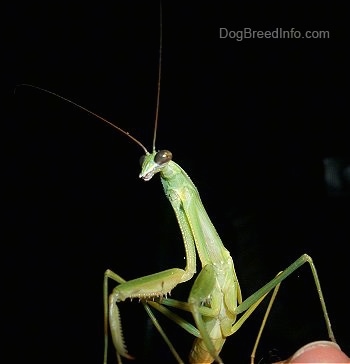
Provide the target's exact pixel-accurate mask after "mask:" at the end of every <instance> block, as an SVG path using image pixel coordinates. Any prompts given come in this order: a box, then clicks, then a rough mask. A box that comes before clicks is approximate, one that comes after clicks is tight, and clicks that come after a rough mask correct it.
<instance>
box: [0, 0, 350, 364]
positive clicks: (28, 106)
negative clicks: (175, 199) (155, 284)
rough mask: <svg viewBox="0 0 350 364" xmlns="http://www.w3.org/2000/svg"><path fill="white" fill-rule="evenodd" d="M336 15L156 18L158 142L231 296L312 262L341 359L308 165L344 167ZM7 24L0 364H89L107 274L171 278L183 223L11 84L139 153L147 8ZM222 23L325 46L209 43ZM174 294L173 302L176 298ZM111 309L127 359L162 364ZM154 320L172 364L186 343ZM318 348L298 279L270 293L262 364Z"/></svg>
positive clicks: (70, 12) (110, 154) (73, 10)
mask: <svg viewBox="0 0 350 364" xmlns="http://www.w3.org/2000/svg"><path fill="white" fill-rule="evenodd" d="M345 13H346V12H345V8H342V7H341V6H338V5H336V4H335V3H334V2H332V3H328V4H327V5H320V4H318V5H314V6H312V5H311V4H303V5H296V4H293V5H292V4H288V3H284V5H283V6H282V5H274V6H267V5H266V4H260V5H257V4H254V5H251V6H248V5H246V6H242V5H232V4H230V5H228V4H224V3H220V2H212V4H206V5H193V4H180V3H179V4H178V3H177V4H175V3H174V4H171V5H170V4H165V5H164V6H163V64H162V84H161V85H162V86H161V101H160V118H159V130H158V136H157V148H158V149H164V148H166V149H170V150H171V151H172V152H173V155H174V160H175V161H176V162H177V163H179V164H180V165H181V166H182V167H183V168H184V169H185V170H186V171H187V172H188V173H189V175H190V176H191V178H192V179H193V181H194V182H195V184H196V185H197V187H198V189H199V191H200V193H201V196H202V200H203V202H204V205H205V207H206V209H207V211H208V213H209V215H210V216H211V218H212V220H213V223H214V225H215V226H216V227H217V230H218V232H219V234H220V236H221V237H222V239H223V241H224V243H225V245H226V247H227V248H228V249H229V250H230V251H231V254H232V257H233V259H234V262H235V266H236V271H237V274H238V278H239V279H240V284H241V288H242V293H243V296H244V297H247V296H248V295H250V294H251V293H253V292H254V291H255V290H257V289H258V288H259V287H261V286H262V285H263V284H264V283H266V282H267V281H268V280H269V279H271V278H272V277H273V276H274V275H275V274H277V272H278V271H280V270H282V269H284V268H285V267H286V266H287V265H289V264H290V263H291V262H292V261H294V260H295V259H296V258H297V257H299V256H300V255H301V254H302V253H304V252H306V253H308V254H310V255H311V256H312V257H313V258H314V261H315V264H316V267H317V268H318V271H319V275H320V280H321V283H322V287H323V289H324V294H325V298H326V302H327V304H328V305H329V314H330V318H331V320H332V324H333V329H334V332H335V335H336V337H337V340H338V342H339V344H340V345H341V347H342V348H343V350H344V351H346V352H347V353H348V354H349V353H350V347H349V341H348V334H347V332H348V324H349V322H350V320H349V314H348V311H347V308H348V307H347V306H348V305H346V298H345V293H346V291H347V288H348V263H347V262H348V258H347V243H348V242H349V235H350V234H349V229H348V223H347V221H348V218H349V194H348V190H346V189H343V190H340V191H338V193H337V194H334V193H333V194H330V193H329V191H328V190H327V186H326V184H325V179H324V164H323V160H324V159H325V158H329V157H336V158H340V159H341V160H342V161H345V162H346V163H348V162H349V157H350V156H349V149H348V134H347V130H346V122H347V121H348V108H347V101H348V97H347V95H346V89H347V88H348V87H347V86H348V61H349V60H348V58H347V56H346V48H347V46H346V44H348V41H349V37H348V35H349V34H348V30H347V28H346V24H347V23H346V17H345ZM3 16H4V17H5V18H6V19H5V20H6V21H5V22H3V24H5V28H4V31H3V35H4V40H5V42H3V47H4V52H3V60H5V66H3V77H4V80H3V81H4V82H2V85H3V86H4V90H3V92H4V93H3V97H2V99H3V101H4V103H3V106H4V112H3V113H2V116H3V125H2V127H3V133H2V135H3V138H4V141H3V143H2V145H3V146H4V152H3V156H4V164H3V178H2V179H3V181H5V186H4V187H3V194H4V197H5V204H3V208H4V214H3V215H4V216H5V219H3V225H4V229H2V230H3V233H4V234H3V235H4V236H3V239H2V240H3V241H2V242H3V244H2V254H1V256H2V260H3V262H2V267H3V270H4V272H3V274H2V281H3V285H2V286H3V287H2V290H3V296H2V297H3V300H4V301H5V303H6V309H4V311H3V316H4V322H5V325H4V326H3V327H4V329H5V338H6V345H5V350H6V349H8V350H9V353H8V355H11V356H12V359H11V360H10V362H11V363H17V362H18V363H19V362H24V361H25V362H36V363H39V362H43V363H44V362H45V363H73V362H80V363H101V362H102V355H103V314H102V311H103V308H102V281H103V273H104V271H105V270H106V269H107V268H110V269H112V270H113V271H115V272H117V273H119V274H120V275H121V276H122V277H124V278H125V279H131V278H136V277H139V276H142V275H145V274H149V273H153V272H156V271H160V270H162V269H167V268H170V267H183V266H184V261H183V255H184V252H183V244H182V241H181V236H180V232H179V228H178V226H177V222H176V219H175V217H174V214H173V211H172V210H171V207H170V204H169V203H168V201H167V200H166V198H165V196H164V194H163V191H162V187H161V185H160V182H159V178H158V177H156V178H154V179H153V180H151V181H150V182H148V183H144V182H143V181H140V180H139V179H138V173H139V164H138V159H139V157H140V156H141V154H142V150H141V149H140V148H139V147H138V146H136V145H133V143H132V142H131V141H130V140H129V139H127V138H126V137H124V136H123V135H121V134H119V133H118V132H116V131H114V130H113V129H111V128H110V127H109V126H107V125H105V124H104V123H102V122H101V121H99V120H97V119H95V118H93V117H91V116H89V115H88V114H87V113H85V112H83V111H81V110H79V109H77V108H75V107H73V106H72V105H70V104H68V103H66V102H63V101H62V100H60V99H58V98H55V97H53V96H51V95H49V94H45V93H42V92H40V91H37V90H35V89H32V88H28V87H19V88H17V90H16V92H15V93H14V88H15V86H16V85H17V84H22V83H28V84H32V85H36V86H40V87H44V88H46V89H49V90H51V91H54V92H57V93H59V94H60V95H63V96H64V97H67V98H69V99H71V100H74V101H75V102H77V103H79V104H81V105H83V106H85V107H87V108H89V109H91V110H93V111H94V112H96V113H98V114H100V115H102V116H104V117H106V118H107V119H108V120H110V121H112V122H113V123H115V124H117V125H118V126H120V127H122V128H124V129H126V130H127V131H129V132H130V133H131V134H132V135H133V136H135V137H136V138H138V139H140V140H141V141H142V143H144V144H145V145H146V147H147V148H148V149H151V147H152V146H151V144H152V133H153V131H152V129H153V122H154V114H155V105H156V94H157V74H158V55H159V4H158V3H157V2H147V3H142V2H120V1H117V2H114V3H111V4H102V3H99V4H97V3H92V4H84V5H83V6H81V7H77V6H72V5H65V4H64V3H62V2H61V3H58V4H56V3H48V2H45V3H44V2H42V3H37V4H33V3H32V2H29V3H28V4H27V5H23V4H22V5H19V4H16V3H13V4H12V5H11V6H7V7H5V8H4V12H3ZM220 27H226V28H228V29H231V30H241V29H243V28H244V27H249V28H251V29H254V30H275V29H276V28H282V29H283V30H290V29H291V28H294V29H295V30H298V31H300V32H304V31H306V30H328V31H329V32H330V38H329V39H245V40H243V41H240V42H239V41H237V40H235V39H220V38H219V28H220ZM189 286H190V285H189V284H184V285H183V287H178V288H176V289H174V290H173V292H172V297H173V298H178V297H179V298H181V299H186V296H187V294H188V289H189ZM265 307H266V305H265V306H264V307H261V310H258V312H257V313H255V314H253V315H252V317H251V318H250V319H249V320H248V321H247V322H246V323H245V324H244V326H243V327H242V328H241V329H240V330H239V331H238V332H237V333H236V334H235V335H233V336H231V337H229V338H228V340H227V342H226V344H225V346H224V349H223V352H222V358H223V359H224V361H225V363H231V362H232V363H233V362H235V363H243V362H248V361H249V355H250V352H251V348H252V346H253V344H254V340H255V337H256V334H257V330H258V327H259V323H260V320H261V317H262V314H263V312H264V308H265ZM120 308H121V311H122V318H123V324H124V331H125V336H126V343H127V346H128V348H129V351H130V353H132V354H134V355H135V356H136V358H137V360H136V362H137V363H139V362H140V363H144V362H150V361H152V362H154V363H158V362H159V363H160V362H162V363H164V362H174V360H173V358H172V357H171V355H170V354H169V351H168V349H167V347H166V345H165V344H164V343H163V341H162V340H161V339H160V338H159V335H158V333H157V332H156V331H155V330H153V329H152V326H151V325H150V323H149V321H148V319H147V315H146V314H145V313H144V311H143V310H142V307H141V305H140V304H138V303H137V302H136V300H134V301H133V302H132V303H130V302H127V303H123V304H121V305H120ZM160 321H161V323H162V325H163V327H164V328H165V330H166V331H167V333H168V335H169V336H170V338H171V339H172V341H173V342H174V345H175V346H176V348H177V349H178V351H179V352H180V353H181V355H182V356H183V357H184V358H187V355H188V352H189V350H190V348H191V342H192V338H191V337H190V335H188V334H187V333H184V332H183V331H182V330H181V329H178V328H177V327H176V325H175V324H173V323H172V322H168V321H167V320H164V319H162V318H160ZM3 337H4V336H3ZM322 339H327V333H326V329H325V325H324V322H323V319H322V312H321V309H320V305H319V303H318V301H317V294H316V290H315V288H314V285H313V281H312V278H311V274H310V271H309V269H308V268H307V267H303V268H301V269H300V270H299V271H298V272H297V273H296V274H294V275H293V276H292V277H291V278H290V279H288V280H287V281H286V282H285V283H284V284H283V286H282V288H281V292H280V295H279V297H278V300H277V302H276V304H275V307H274V310H273V312H272V314H271V318H270V320H269V322H268V326H267V327H266V331H265V334H264V336H263V339H262V342H261V345H260V347H259V353H258V355H257V357H258V359H260V358H262V357H263V356H264V355H265V353H267V352H269V351H271V350H274V349H277V350H278V353H279V355H280V356H282V357H286V356H287V355H290V354H291V353H293V351H295V350H296V349H297V348H299V347H300V346H301V345H303V344H306V343H308V342H310V341H313V340H322ZM7 342H8V345H7ZM109 362H110V363H113V362H116V360H115V358H114V355H113V350H111V352H110V357H109ZM126 362H127V360H126Z"/></svg>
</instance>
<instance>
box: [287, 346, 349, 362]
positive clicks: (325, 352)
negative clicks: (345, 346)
mask: <svg viewBox="0 0 350 364" xmlns="http://www.w3.org/2000/svg"><path fill="white" fill-rule="evenodd" d="M289 363H344V364H345V363H350V358H349V357H348V356H347V355H346V354H345V353H344V352H343V351H342V350H341V349H340V347H339V345H338V344H336V343H334V342H331V341H315V342H312V343H310V344H307V345H305V346H303V347H302V348H300V349H299V350H298V351H297V352H296V353H295V354H294V355H293V356H292V357H291V359H290V361H289Z"/></svg>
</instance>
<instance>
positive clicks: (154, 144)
mask: <svg viewBox="0 0 350 364" xmlns="http://www.w3.org/2000/svg"><path fill="white" fill-rule="evenodd" d="M159 6H160V11H159V62H158V63H159V65H158V89H157V105H156V115H155V120H154V132H153V143H152V151H153V152H154V151H155V150H156V138H157V129H158V114H159V99H160V79H161V75H162V44H163V15H162V12H163V11H162V3H160V5H159Z"/></svg>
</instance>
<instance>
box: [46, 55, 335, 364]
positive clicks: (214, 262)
mask: <svg viewBox="0 0 350 364" xmlns="http://www.w3.org/2000/svg"><path fill="white" fill-rule="evenodd" d="M160 54H161V52H160ZM159 63H160V65H161V62H159ZM160 70H161V68H160V67H159V82H158V84H159V85H160V74H161V72H160ZM44 91H45V92H49V93H51V94H54V93H52V92H50V91H46V90H44ZM54 95H55V96H58V97H60V98H61V99H64V100H66V101H68V102H70V103H71V104H73V105H76V106H77V107H79V108H80V109H83V110H85V111H87V112H89V113H90V114H92V115H94V116H96V117H97V118H99V119H101V120H103V121H104V122H106V123H108V124H109V125H111V126H113V127H114V128H115V129H117V130H118V131H119V132H121V133H123V134H124V135H126V136H128V137H129V138H130V139H131V140H133V141H134V142H135V143H136V144H137V145H139V146H140V147H141V148H142V149H143V151H144V152H145V156H144V158H143V161H142V167H141V168H142V169H141V173H140V178H142V179H143V180H145V181H148V180H150V179H151V178H152V177H153V176H154V175H155V174H157V173H159V174H160V177H161V181H162V184H163V188H164V191H165V194H166V196H167V198H168V199H169V201H170V203H171V205H172V207H173V209H174V212H175V215H176V218H177V221H178V223H179V227H180V229H181V233H182V236H183V241H184V245H185V252H186V267H185V268H184V269H181V268H170V269H168V270H166V271H163V272H159V273H155V274H152V275H149V276H146V277H141V278H136V279H133V280H131V281H125V280H124V279H122V278H121V277H120V276H119V275H117V274H116V273H114V272H112V271H111V270H107V271H106V272H105V279H104V307H105V316H104V319H105V328H106V331H105V354H104V362H105V363H106V362H107V342H108V335H109V333H108V328H110V331H111V334H112V339H113V344H114V346H115V348H116V351H117V358H118V361H119V362H121V360H122V359H121V358H122V357H125V358H128V359H130V358H131V356H130V355H129V354H128V353H127V350H126V347H125V345H124V339H123V336H122V332H121V323H120V318H119V309H118V304H119V302H121V301H124V300H126V299H128V298H138V299H140V301H142V302H143V304H144V305H145V309H146V311H147V313H148V314H149V316H150V317H151V319H152V321H153V322H154V323H155V325H156V326H157V321H156V319H155V318H154V316H153V313H152V311H150V307H153V308H154V309H156V310H158V311H159V312H161V313H162V314H164V315H166V316H167V317H168V318H170V319H171V320H173V321H174V322H176V323H177V324H179V325H180V326H181V327H183V328H184V329H185V330H187V331H188V332H190V333H191V334H193V335H194V336H195V337H196V339H195V341H194V344H193V348H192V351H191V353H190V359H189V360H190V362H191V363H211V362H213V361H216V362H218V363H222V362H223V361H222V359H221V357H220V352H221V349H222V347H223V345H224V343H225V340H226V338H227V337H228V336H230V335H232V334H234V333H235V332H236V331H237V330H238V329H239V328H240V327H241V326H242V324H243V323H244V322H245V320H246V319H247V318H248V317H249V316H250V315H251V314H252V312H253V311H254V310H255V309H256V307H257V306H258V305H259V303H260V302H261V301H262V300H263V299H264V298H265V297H266V295H267V294H268V293H269V292H271V291H273V290H274V289H275V288H276V287H279V284H280V283H281V282H282V281H283V280H284V279H285V278H287V277H288V276H289V275H290V274H291V273H293V272H294V271H295V270H296V269H298V268H299V267H300V266H301V265H303V264H304V263H305V262H308V263H309V264H310V267H311V270H312V273H313V276H314V280H315V283H316V288H317V292H318V295H319V298H320V302H321V306H322V310H323V314H324V319H325V323H326V327H327V330H328V336H329V338H330V339H331V340H332V341H335V339H334V335H333V332H332V328H331V324H330V320H329V317H328V313H327V309H326V305H325V302H324V297H323V294H322V291H321V287H320V283H319V279H318V276H317V273H316V269H315V267H314V264H313V262H312V260H311V258H310V257H309V256H308V255H306V254H304V255H302V256H301V257H300V258H299V259H297V260H296V261H295V262H294V263H292V264H291V265H290V266H289V267H287V268H286V269H285V270H284V271H283V272H281V273H280V274H279V275H278V276H276V277H275V278H273V279H272V280H271V281H270V282H268V283H267V284H266V285H265V286H263V287H262V288H261V289H260V290H258V291H257V292H255V293H254V294H253V295H251V296H250V297H248V298H247V299H245V300H243V299H242V296H241V291H240V287H239V283H238V279H237V276H236V272H235V269H234V265H233V260H232V258H231V255H230V253H229V251H228V250H227V249H226V248H225V247H224V245H223V243H222V241H221V239H220V238H219V235H218V233H217V232H216V229H215V228H214V226H213V224H212V223H211V220H210V218H209V216H208V215H207V213H206V211H205V209H204V206H203V204H202V202H201V199H200V196H199V193H198V190H197V188H196V187H195V185H194V184H193V182H192V180H191V179H190V177H189V176H188V174H187V173H186V172H185V171H184V170H183V169H182V168H181V167H180V166H179V165H178V164H176V163H175V162H173V161H172V154H171V153H170V152H169V151H167V150H161V151H156V148H155V139H156V138H155V134H154V140H153V148H152V152H149V151H148V150H147V149H146V148H145V147H144V146H143V144H142V143H140V142H139V141H138V140H137V139H136V138H134V137H133V136H131V135H130V134H129V133H127V132H126V131H124V130H123V129H121V128H119V127H118V126H115V125H114V124H112V123H111V122H109V121H107V120H105V119H103V118H101V117H100V116H98V115H96V114H95V113H93V112H91V111H89V110H87V109H86V108H84V107H82V106H80V105H77V104H76V103H74V102H72V101H70V100H67V99H65V98H63V97H61V96H59V95H57V94H54ZM158 108H159V87H158V98H157V112H156V125H155V131H156V130H157V121H158ZM197 255H198V256H199V260H200V262H201V266H202V268H201V271H200V272H199V274H198V275H197V277H196V280H195V282H194V284H193V286H192V288H191V290H190V294H189V298H188V301H186V302H182V301H177V300H174V299H170V298H167V297H164V296H166V295H167V294H168V293H169V292H170V291H171V290H172V289H173V288H175V287H176V286H177V285H178V284H180V283H184V282H186V281H189V280H191V279H192V277H193V276H194V274H195V273H196V269H197V264H196V256H197ZM110 279H112V280H113V281H115V282H117V283H118V285H117V286H116V287H115V288H114V289H113V292H112V293H111V294H110V295H109V297H108V293H109V292H108V281H109V280H110ZM275 292H276V291H275ZM153 299H154V300H155V302H152V300H153ZM171 308H177V309H180V310H184V311H188V312H191V313H192V315H193V319H194V324H193V323H189V322H187V321H186V320H184V319H182V318H181V317H180V316H178V315H176V314H174V313H173V312H172V311H171V310H170V309H171ZM157 329H158V331H159V332H160V333H161V334H162V336H163V338H164V340H165V341H166V342H167V344H168V346H169V347H170V349H171V351H172V353H173V354H174V358H175V360H176V361H177V362H179V363H181V362H184V361H183V360H182V359H181V358H180V357H179V355H178V354H177V352H176V350H175V348H173V346H172V344H171V342H170V341H169V339H168V338H167V336H166V335H165V333H164V331H163V330H162V328H160V327H159V326H157ZM259 337H260V333H259V335H258V340H257V343H256V345H255V347H254V352H255V350H256V346H257V344H258V341H259ZM253 355H254V354H253Z"/></svg>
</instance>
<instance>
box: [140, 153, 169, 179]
mask: <svg viewBox="0 0 350 364" xmlns="http://www.w3.org/2000/svg"><path fill="white" fill-rule="evenodd" d="M171 159H172V153H171V152H170V151H169V150H160V151H158V152H156V151H153V152H152V153H148V154H146V155H143V156H142V157H141V158H140V164H141V173H140V174H139V177H140V178H142V179H143V180H144V181H149V180H150V179H151V178H152V177H153V176H154V175H155V174H156V173H158V172H161V171H162V170H163V169H164V168H165V166H166V165H167V164H168V162H169V161H171Z"/></svg>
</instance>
